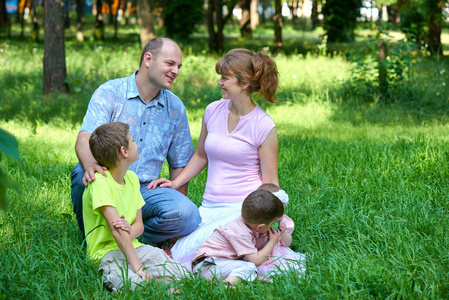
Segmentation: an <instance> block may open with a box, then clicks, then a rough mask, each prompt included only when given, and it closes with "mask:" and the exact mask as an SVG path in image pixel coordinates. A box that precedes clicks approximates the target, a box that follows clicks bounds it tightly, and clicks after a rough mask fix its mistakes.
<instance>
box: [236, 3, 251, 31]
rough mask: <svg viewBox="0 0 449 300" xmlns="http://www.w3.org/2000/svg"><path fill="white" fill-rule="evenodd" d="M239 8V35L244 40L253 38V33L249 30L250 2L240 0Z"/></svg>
mask: <svg viewBox="0 0 449 300" xmlns="http://www.w3.org/2000/svg"><path fill="white" fill-rule="evenodd" d="M239 6H240V8H241V9H242V19H241V20H240V35H241V37H244V38H250V37H252V36H253V31H252V28H251V0H241V1H240V3H239Z"/></svg>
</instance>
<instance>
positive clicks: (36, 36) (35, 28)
mask: <svg viewBox="0 0 449 300" xmlns="http://www.w3.org/2000/svg"><path fill="white" fill-rule="evenodd" d="M33 2H34V1H33ZM32 14H33V33H32V35H31V40H32V41H33V42H38V41H39V22H38V20H37V11H36V3H33V9H32Z"/></svg>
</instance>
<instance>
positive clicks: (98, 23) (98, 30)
mask: <svg viewBox="0 0 449 300" xmlns="http://www.w3.org/2000/svg"><path fill="white" fill-rule="evenodd" d="M95 7H96V11H97V14H96V15H95V33H94V36H95V39H97V40H103V39H104V21H103V1H102V0H97V1H96V4H95Z"/></svg>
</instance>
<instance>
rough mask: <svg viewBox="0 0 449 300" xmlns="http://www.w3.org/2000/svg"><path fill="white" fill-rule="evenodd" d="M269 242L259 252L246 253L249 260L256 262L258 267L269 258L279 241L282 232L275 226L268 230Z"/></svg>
mask: <svg viewBox="0 0 449 300" xmlns="http://www.w3.org/2000/svg"><path fill="white" fill-rule="evenodd" d="M268 238H269V240H268V243H267V244H266V245H265V247H263V248H262V249H261V250H260V251H259V252H257V253H252V254H248V255H245V257H246V259H248V261H250V262H252V263H254V264H255V265H256V266H257V267H258V266H260V265H261V264H262V263H263V262H264V261H266V260H267V258H268V256H269V255H270V253H271V251H273V248H274V246H275V245H276V244H277V242H279V239H280V238H281V232H280V231H279V230H276V229H274V228H270V230H268Z"/></svg>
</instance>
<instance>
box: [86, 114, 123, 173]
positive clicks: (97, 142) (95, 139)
mask: <svg viewBox="0 0 449 300" xmlns="http://www.w3.org/2000/svg"><path fill="white" fill-rule="evenodd" d="M128 133H129V126H128V124H125V123H122V122H112V123H106V124H103V125H101V126H99V127H97V129H95V130H94V132H93V133H92V135H91V136H90V139H89V147H90V151H91V152H92V155H93V156H94V158H95V159H96V160H97V162H98V163H99V164H100V165H102V166H105V167H107V168H108V169H113V168H115V167H116V166H117V162H118V154H119V152H120V148H121V147H122V146H124V147H125V148H126V149H128V146H129V138H128Z"/></svg>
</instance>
